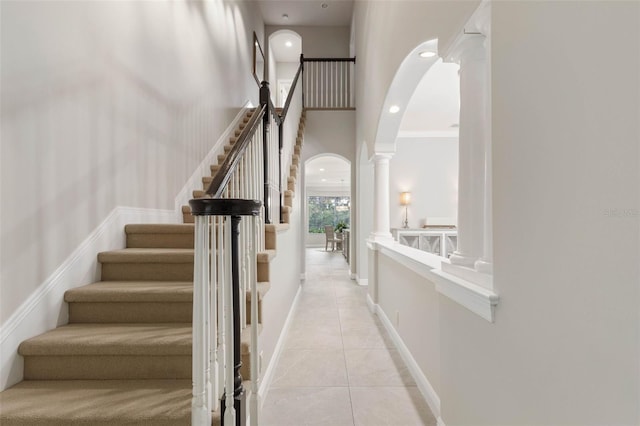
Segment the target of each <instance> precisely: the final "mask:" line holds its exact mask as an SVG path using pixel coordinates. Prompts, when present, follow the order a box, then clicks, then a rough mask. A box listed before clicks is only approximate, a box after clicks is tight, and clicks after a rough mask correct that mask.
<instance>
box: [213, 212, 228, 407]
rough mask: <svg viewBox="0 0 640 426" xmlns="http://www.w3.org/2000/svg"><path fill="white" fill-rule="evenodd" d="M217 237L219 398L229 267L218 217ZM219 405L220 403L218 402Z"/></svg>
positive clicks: (222, 377) (222, 381)
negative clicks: (226, 284)
mask: <svg viewBox="0 0 640 426" xmlns="http://www.w3.org/2000/svg"><path fill="white" fill-rule="evenodd" d="M215 220H216V231H217V233H216V237H217V239H218V250H217V256H216V259H217V262H218V279H217V289H218V398H221V397H222V394H223V393H224V380H225V376H224V366H225V350H224V342H225V334H224V330H225V317H224V316H225V311H224V300H225V299H224V297H225V295H224V282H225V279H226V277H227V267H226V265H225V263H224V261H225V259H224V255H225V250H226V247H225V246H224V218H223V217H222V216H216V217H215ZM216 402H217V401H216ZM217 403H218V402H217Z"/></svg>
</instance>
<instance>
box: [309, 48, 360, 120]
mask: <svg viewBox="0 0 640 426" xmlns="http://www.w3.org/2000/svg"><path fill="white" fill-rule="evenodd" d="M354 66H355V59H352V58H348V59H344V58H337V59H330V58H327V59H308V58H305V59H304V68H305V69H304V92H305V105H304V106H305V108H309V109H353V108H354V107H355V93H354V87H355V85H354V84H353V78H354V75H355V73H354Z"/></svg>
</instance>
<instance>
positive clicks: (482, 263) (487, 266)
mask: <svg viewBox="0 0 640 426" xmlns="http://www.w3.org/2000/svg"><path fill="white" fill-rule="evenodd" d="M473 267H474V268H475V269H476V271H478V272H480V273H482V274H490V275H491V274H493V263H491V262H488V261H486V260H483V259H479V260H476V263H474V265H473Z"/></svg>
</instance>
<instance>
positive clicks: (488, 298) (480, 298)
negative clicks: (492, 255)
mask: <svg viewBox="0 0 640 426" xmlns="http://www.w3.org/2000/svg"><path fill="white" fill-rule="evenodd" d="M376 247H377V249H378V250H379V251H380V252H381V253H382V254H384V255H386V256H388V257H389V258H391V259H393V260H395V261H396V262H398V263H399V264H401V265H402V266H404V267H406V268H408V269H410V270H412V271H413V272H415V273H417V274H418V275H420V276H422V277H424V278H426V279H427V280H429V281H432V282H433V283H434V284H435V288H436V291H437V292H438V293H441V294H444V295H445V296H447V297H448V298H450V299H451V300H453V301H455V302H457V303H459V304H460V305H462V306H464V307H465V308H467V309H469V310H470V311H471V312H473V313H475V314H478V315H479V316H481V317H482V318H484V319H486V320H487V321H489V322H494V319H495V318H494V317H495V307H496V306H497V305H498V302H499V301H500V296H498V294H496V293H495V292H494V291H493V290H490V289H488V288H485V287H483V286H480V285H478V284H475V283H473V282H471V281H468V280H466V279H463V278H460V277H458V276H455V275H452V274H451V273H449V272H448V271H443V269H442V268H443V264H447V261H446V260H443V258H442V257H439V256H436V255H434V254H431V253H427V252H423V251H421V250H417V249H414V248H411V247H407V246H403V245H402V244H398V243H396V242H383V241H378V242H376Z"/></svg>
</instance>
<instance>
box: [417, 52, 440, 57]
mask: <svg viewBox="0 0 640 426" xmlns="http://www.w3.org/2000/svg"><path fill="white" fill-rule="evenodd" d="M434 56H436V52H429V51H426V52H420V57H421V58H433V57H434Z"/></svg>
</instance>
